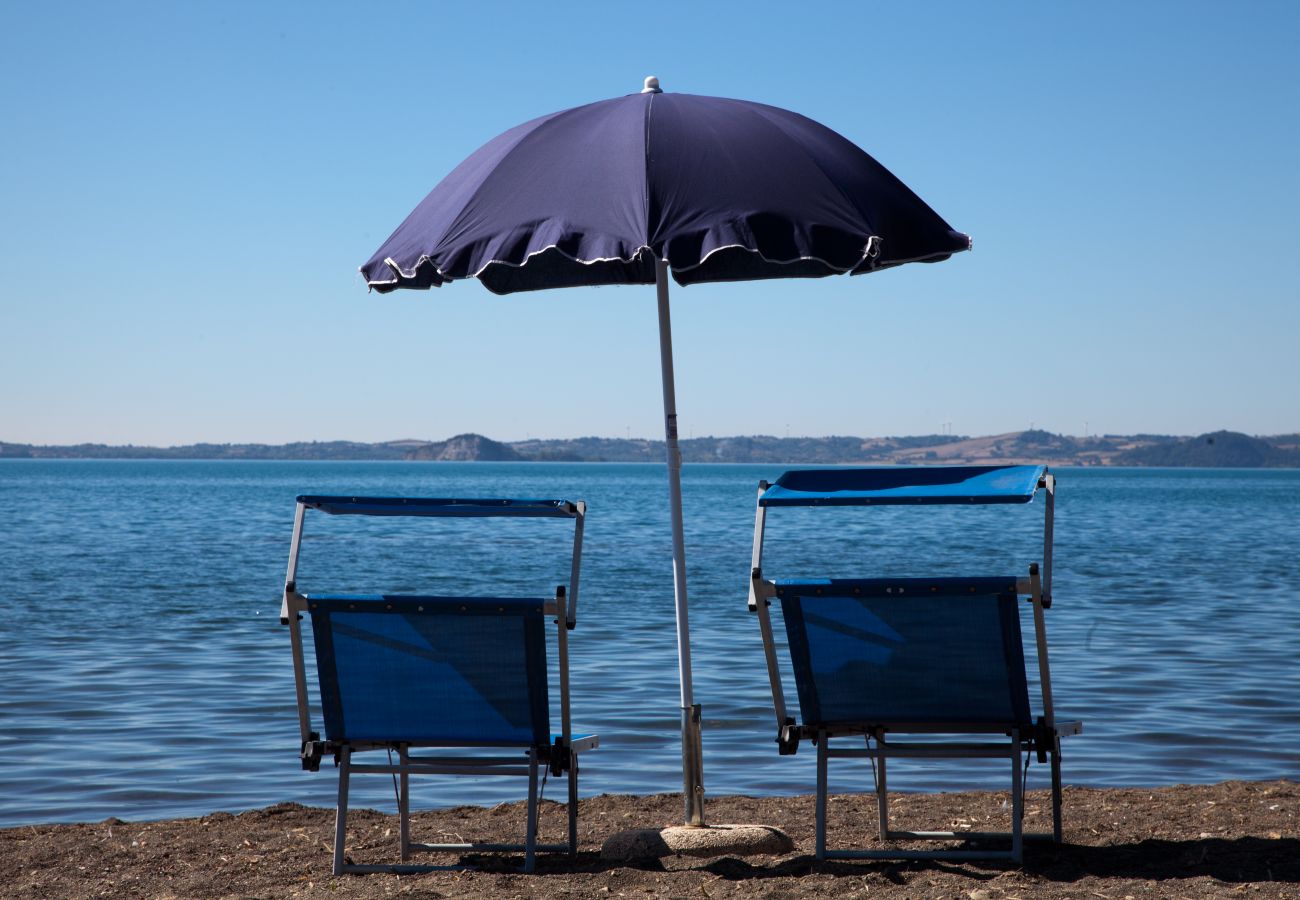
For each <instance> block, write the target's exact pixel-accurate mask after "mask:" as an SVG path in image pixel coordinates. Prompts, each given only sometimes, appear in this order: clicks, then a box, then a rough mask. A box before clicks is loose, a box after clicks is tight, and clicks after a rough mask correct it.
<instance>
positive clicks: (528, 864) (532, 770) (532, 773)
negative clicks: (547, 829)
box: [524, 748, 537, 873]
mask: <svg viewBox="0 0 1300 900" xmlns="http://www.w3.org/2000/svg"><path fill="white" fill-rule="evenodd" d="M536 857H537V750H536V749H535V748H534V749H531V750H529V751H528V831H527V835H526V837H525V838H524V871H525V872H528V873H531V872H532V871H533V866H534V864H535V862H536Z"/></svg>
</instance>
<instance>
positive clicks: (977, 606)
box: [749, 466, 1082, 862]
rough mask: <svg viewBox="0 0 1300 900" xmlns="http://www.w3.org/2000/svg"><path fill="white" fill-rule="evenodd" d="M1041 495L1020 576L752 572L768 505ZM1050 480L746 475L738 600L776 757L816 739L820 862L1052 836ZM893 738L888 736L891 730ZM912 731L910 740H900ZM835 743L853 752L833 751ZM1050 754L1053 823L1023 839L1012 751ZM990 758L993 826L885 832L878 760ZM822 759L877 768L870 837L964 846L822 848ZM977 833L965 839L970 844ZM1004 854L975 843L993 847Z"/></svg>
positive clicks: (971, 502) (904, 473) (1044, 474)
mask: <svg viewBox="0 0 1300 900" xmlns="http://www.w3.org/2000/svg"><path fill="white" fill-rule="evenodd" d="M1039 489H1043V491H1044V494H1045V495H1046V500H1045V503H1044V506H1045V512H1044V528H1043V558H1042V567H1041V569H1040V567H1039V565H1038V564H1037V563H1034V564H1031V565H1030V566H1029V567H1028V576H1027V577H1016V576H1014V575H995V576H990V575H988V573H980V574H978V575H971V576H965V577H944V578H915V577H908V578H889V577H874V578H779V579H768V578H765V577H764V575H763V571H762V553H763V539H764V534H765V529H766V520H767V515H768V514H769V513H770V512H771V511H772V510H774V509H777V508H781V507H799V506H802V507H851V506H859V507H870V506H904V505H906V506H921V507H925V506H928V505H932V504H958V505H962V506H982V505H985V504H1009V503H1028V502H1030V501H1031V500H1032V499H1033V497H1034V495H1035V493H1036V492H1037V491H1038V490H1039ZM1055 491H1056V482H1055V478H1054V476H1052V475H1051V474H1049V473H1048V471H1047V469H1046V468H1045V467H1042V466H953V467H938V466H935V467H902V466H899V467H889V468H867V469H821V470H801V471H800V470H796V471H790V472H786V473H785V474H784V475H782V476H781V477H780V478H779V479H777V481H776V483H775V484H768V483H767V482H761V483H760V484H759V489H758V508H757V512H756V514H755V521H754V551H753V561H752V568H751V578H750V592H749V608H750V610H751V611H752V612H754V613H756V614H757V616H758V621H759V628H760V631H761V633H762V638H763V647H764V652H765V654H766V658H767V667H768V677H769V680H770V682H771V688H772V700H773V705H774V708H775V712H776V722H777V744H778V748H779V751H780V753H782V754H786V755H789V754H793V753H794V752H796V750H797V749H798V747H799V743H800V741H801V740H804V739H809V740H811V741H812V742H813V743H814V744H816V746H817V801H816V831H817V844H816V852H817V858H818V859H825V858H840V859H844V858H883V859H932V858H939V859H985V858H1009V859H1012V860H1015V861H1016V862H1019V861H1020V860H1021V858H1022V852H1023V851H1022V842H1023V840H1024V839H1026V838H1031V837H1039V838H1050V839H1053V840H1055V841H1057V842H1059V841H1060V840H1061V765H1060V751H1061V745H1060V739H1061V737H1062V736H1064V735H1070V734H1078V733H1079V732H1080V731H1082V724H1081V723H1079V722H1060V721H1057V720H1056V718H1055V714H1054V712H1053V707H1052V687H1051V675H1050V671H1049V666H1048V656H1047V631H1046V626H1045V623H1044V617H1043V611H1044V610H1045V609H1047V608H1049V607H1050V606H1051V605H1052V575H1051V571H1052V519H1053V506H1054V501H1055ZM1021 597H1024V598H1025V599H1026V600H1027V601H1028V602H1029V603H1030V604H1031V605H1032V609H1033V623H1034V625H1033V627H1034V638H1035V641H1034V645H1035V648H1036V653H1035V655H1036V657H1037V660H1036V661H1037V665H1038V675H1039V678H1038V680H1039V686H1040V689H1041V695H1042V710H1041V713H1040V714H1039V715H1038V716H1036V717H1035V716H1034V715H1033V714H1032V713H1031V712H1030V704H1029V691H1028V680H1027V678H1026V674H1025V656H1024V648H1023V645H1022V641H1021V631H1020V611H1019V598H1021ZM773 600H779V601H780V606H781V616H782V619H783V620H784V623H785V630H786V638H787V646H788V649H789V656H790V669H791V670H792V672H793V675H794V680H795V686H796V690H797V694H798V698H799V713H800V717H801V719H802V721H798V720H796V719H795V718H794V717H793V716H790V715H789V714H788V711H787V708H786V704H785V699H784V691H783V687H782V675H781V671H780V668H779V666H778V662H777V649H776V642H775V639H774V637H773V631H772V624H771V620H770V617H769V612H768V608H769V606H770V605H771V603H772V601H773ZM898 734H903V735H908V736H909V740H907V741H896V740H895V739H894V738H895V735H898ZM910 736H920V737H921V739H920V740H916V739H915V737H910ZM846 739H847V740H849V741H853V742H855V743H861V744H864V745H865V746H853V747H845V746H843V745H844V744H845V742H846ZM1029 753H1033V754H1036V755H1037V757H1038V759H1039V761H1040V762H1046V761H1047V760H1048V759H1049V758H1050V761H1051V778H1052V832H1051V833H1050V834H1041V835H1037V834H1035V835H1031V834H1026V833H1024V831H1023V829H1022V820H1023V817H1024V783H1023V778H1022V774H1021V767H1020V760H1021V757H1022V756H1024V755H1026V754H1029ZM907 757H910V758H921V759H964V758H994V759H998V758H1000V759H1004V760H1006V761H1007V763H1008V765H1009V767H1010V776H1011V800H1012V804H1011V805H1012V809H1011V828H1010V831H1008V832H952V831H901V830H895V829H892V828H890V825H889V799H888V793H887V784H886V778H885V773H886V761H887V760H889V759H894V758H907ZM832 758H836V759H838V758H867V759H870V760H871V761H872V764H873V768H874V770H875V777H876V784H875V788H876V796H877V803H878V807H879V829H880V838H881V840H882V841H913V840H945V841H963V842H966V845H967V846H965V847H963V848H960V849H945V850H930V851H908V850H903V849H880V850H867V849H834V850H832V849H827V846H826V798H827V768H828V762H829V760H830V759H832ZM970 842H978V843H979V844H980V845H982V846H981V847H980V848H972V847H971V846H970ZM1008 842H1009V846H1006V848H1005V849H987V848H988V845H990V844H993V843H997V844H1000V845H1005V844H1008Z"/></svg>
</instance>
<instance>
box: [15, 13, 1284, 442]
mask: <svg viewBox="0 0 1300 900" xmlns="http://www.w3.org/2000/svg"><path fill="white" fill-rule="evenodd" d="M4 11H5V14H4V27H3V28H0V113H2V114H3V124H2V125H0V135H2V138H0V160H2V161H3V165H2V166H0V268H2V269H3V271H4V274H5V277H4V281H3V287H2V288H0V340H2V341H3V352H0V385H2V388H0V440H9V441H24V442H35V443H72V442H80V441H103V442H108V443H137V444H164V445H165V444H176V443H189V442H194V441H219V442H221V441H265V442H274V443H279V442H284V441H291V440H310V439H320V440H328V439H351V440H364V441H378V440H387V439H396V438H404V437H417V438H429V439H440V438H445V437H448V436H450V435H452V434H455V433H458V432H463V431H477V432H481V433H484V434H487V435H489V436H491V437H494V438H497V439H501V440H515V439H522V438H525V437H528V436H532V437H574V436H580V435H588V434H601V435H624V434H628V433H630V434H631V435H633V436H637V435H640V436H647V437H659V436H662V428H661V423H660V412H659V410H660V399H661V398H660V388H659V372H658V356H657V353H658V349H657V342H656V331H655V312H654V291H653V289H652V288H637V287H621V288H589V289H582V290H568V291H547V292H541V293H536V294H525V295H517V296H514V297H505V298H498V297H494V296H492V295H490V294H489V293H488V292H487V291H486V290H484V289H483V288H481V287H480V286H479V285H478V284H477V283H476V282H458V283H456V284H453V285H451V286H449V287H445V288H443V289H441V290H437V291H430V292H399V293H396V294H391V295H387V296H380V295H378V294H369V293H367V291H366V289H365V286H364V284H363V283H362V282H361V280H360V278H359V276H358V275H357V272H356V267H357V266H358V265H359V264H360V263H361V262H363V261H365V260H366V259H367V258H368V257H369V255H370V254H371V253H372V252H373V251H374V250H375V249H376V248H377V247H378V245H379V244H380V243H381V242H382V241H383V239H384V238H385V237H386V236H387V235H388V234H389V232H391V231H392V230H393V228H395V227H396V225H397V224H398V222H400V221H401V219H402V218H403V217H404V216H405V215H406V213H407V212H409V211H410V209H411V208H412V207H413V206H414V205H415V204H416V203H417V202H418V201H419V200H420V199H421V198H422V197H423V196H424V195H425V193H427V192H428V190H429V189H430V188H431V187H433V185H434V184H435V183H437V182H438V181H439V180H440V179H441V178H442V176H443V175H444V174H446V173H447V172H448V171H449V170H450V169H451V168H452V167H453V166H454V165H455V164H456V163H457V162H459V161H460V160H461V159H462V158H463V157H464V156H466V155H467V154H469V153H470V152H471V151H473V150H474V149H475V148H476V147H478V146H479V145H480V144H482V143H483V142H485V141H486V140H488V139H489V138H491V137H492V136H494V135H496V134H497V133H499V132H501V131H504V130H505V129H506V128H508V127H510V126H512V125H514V124H517V123H518V122H521V121H523V120H526V119H529V118H532V117H534V116H537V115H540V114H542V113H546V112H550V111H553V110H557V109H563V108H566V107H570V106H575V105H579V104H582V103H586V102H590V101H593V100H598V99H603V98H606V97H611V96H617V95H620V94H626V93H632V92H635V91H636V90H638V89H639V88H640V86H641V81H642V78H643V77H644V76H645V75H648V74H655V75H658V76H659V77H660V78H661V79H662V81H663V84H664V87H665V89H666V90H669V91H683V92H689V93H696V94H712V95H717V96H728V97H740V98H745V99H750V100H757V101H761V102H765V103H771V104H774V105H777V106H784V107H788V108H790V109H794V110H797V111H799V112H802V113H804V114H805V115H808V116H811V117H813V118H815V119H817V120H819V121H821V122H823V123H825V124H826V125H828V126H830V127H831V128H834V129H835V130H837V131H839V132H841V133H842V134H844V135H845V136H847V137H848V138H850V139H851V140H853V141H855V142H856V143H858V144H859V145H861V146H862V147H863V148H865V149H866V150H867V151H868V152H869V153H871V154H872V155H873V156H875V157H876V158H877V159H879V160H880V161H881V162H882V163H884V164H885V165H886V166H888V167H889V168H890V169H891V170H892V171H893V172H894V173H895V174H897V175H898V176H899V177H900V178H902V179H903V180H904V181H906V182H907V183H908V184H909V185H910V186H911V187H912V188H913V189H914V190H915V191H916V192H917V193H918V194H920V195H921V196H922V197H923V198H924V199H925V200H926V201H927V202H929V203H930V205H931V206H933V207H934V208H935V209H937V210H938V211H939V213H940V214H941V215H943V216H944V217H945V218H946V219H947V220H948V221H949V222H951V223H952V225H953V226H954V227H956V228H958V229H960V230H962V231H965V232H968V233H969V234H971V235H972V236H973V237H974V240H975V250H974V252H973V253H968V254H960V255H959V256H956V257H954V258H953V259H951V260H950V261H948V262H945V263H942V264H939V265H934V266H905V267H903V268H901V269H896V270H891V271H886V272H882V273H878V274H874V275H869V276H866V277H860V278H851V279H850V278H830V279H821V280H815V281H779V282H752V283H749V284H739V285H698V286H695V287H692V288H689V289H676V290H675V291H674V295H673V300H674V306H673V310H674V328H675V343H676V356H677V376H678V384H677V390H678V400H679V407H680V413H681V429H682V434H683V436H690V435H695V436H702V435H707V434H716V435H729V434H755V433H766V434H778V435H779V434H786V433H789V434H792V435H795V434H800V435H802V434H808V435H823V434H857V435H886V434H918V433H935V432H938V431H940V430H942V429H944V428H946V427H950V428H951V430H952V431H953V432H954V433H964V434H989V433H998V432H1003V431H1011V430H1018V429H1022V428H1026V427H1029V426H1030V425H1031V424H1033V425H1035V426H1037V427H1040V428H1047V429H1049V430H1052V431H1059V432H1064V433H1068V434H1082V433H1084V430H1085V428H1087V429H1088V430H1089V431H1091V432H1094V433H1095V432H1111V433H1130V432H1139V431H1146V432H1159V433H1172V434H1196V433H1200V432H1203V431H1209V430H1214V429H1219V428H1229V429H1234V430H1240V431H1245V432H1249V433H1254V434H1277V433H1283V432H1292V431H1296V430H1300V398H1298V397H1297V393H1298V392H1300V347H1298V346H1297V345H1298V343H1300V341H1298V338H1300V278H1297V267H1296V257H1297V251H1296V249H1295V244H1296V218H1297V213H1298V211H1300V125H1298V123H1300V52H1297V47H1300V4H1297V3H1294V2H1249V3H1242V4H1223V3H1173V2H1168V3H1162V2H1150V3H1130V2H1093V3H1086V4H1085V3H1077V4H1058V3H1046V4H1045V3H1033V2H1027V3H992V4H981V3H970V2H963V3H934V4H931V3H927V4H884V3H872V2H868V0H858V2H851V3H841V4H806V5H802V6H801V5H797V4H790V3H788V2H787V3H772V4H762V3H745V4H734V5H730V6H727V7H724V6H723V5H721V4H705V3H701V2H698V0H695V2H690V3H675V2H661V3H647V4H641V5H633V4H619V3H610V2H606V3H602V4H563V3H553V4H538V3H520V4H514V5H506V4H491V3H481V4H479V3H437V4H435V3H409V4H391V3H390V4H381V3H376V4H343V3H322V2H314V3H310V4H308V3H302V4H293V3H252V2H223V3H208V4H197V3H173V2H157V3H146V2H124V3H117V4H92V3H89V2H85V3H80V4H73V3H60V2H51V3H41V4H18V3H16V2H8V3H6V4H5V5H4ZM789 338H795V339H797V343H798V345H799V346H800V347H801V348H806V349H805V351H804V352H801V353H799V354H791V353H786V352H783V351H782V342H783V341H784V340H785V339H789ZM487 351H491V355H488V353H487ZM948 423H950V425H949V424H948Z"/></svg>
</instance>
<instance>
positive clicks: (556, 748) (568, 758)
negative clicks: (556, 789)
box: [550, 737, 573, 778]
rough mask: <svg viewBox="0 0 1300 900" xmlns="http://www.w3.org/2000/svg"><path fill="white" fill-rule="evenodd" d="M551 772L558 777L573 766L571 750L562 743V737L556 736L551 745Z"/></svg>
mask: <svg viewBox="0 0 1300 900" xmlns="http://www.w3.org/2000/svg"><path fill="white" fill-rule="evenodd" d="M550 755H551V774H552V775H554V776H555V777H556V778H559V777H560V776H561V775H563V774H564V773H565V772H567V771H568V770H569V769H570V768H572V766H573V750H572V749H571V748H570V747H569V745H568V744H566V743H564V738H563V737H557V738H556V739H555V743H554V744H552V745H551V754H550Z"/></svg>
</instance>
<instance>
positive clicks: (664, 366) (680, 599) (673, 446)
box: [655, 259, 704, 826]
mask: <svg viewBox="0 0 1300 900" xmlns="http://www.w3.org/2000/svg"><path fill="white" fill-rule="evenodd" d="M655 292H656V294H657V295H658V301H659V365H660V370H661V372H662V375H663V387H664V445H665V453H666V455H667V457H668V511H669V515H670V516H671V518H672V528H673V601H674V604H675V606H676V609H677V678H678V683H679V684H680V685H681V691H682V705H681V712H682V794H683V800H684V801H685V815H686V824H687V825H699V826H702V825H703V824H704V753H703V747H702V745H701V742H700V707H699V706H696V705H695V704H694V703H693V702H692V698H693V693H694V691H693V688H692V684H691V636H690V626H689V623H688V616H687V605H686V538H685V536H684V532H683V529H682V451H681V450H680V449H679V448H678V446H677V395H676V389H675V387H674V384H673V329H672V323H671V321H670V319H669V316H668V263H667V262H665V261H664V260H662V259H659V260H655Z"/></svg>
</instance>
